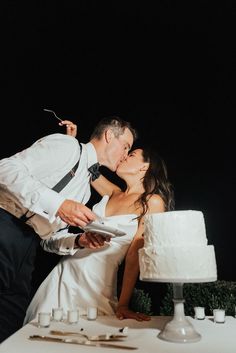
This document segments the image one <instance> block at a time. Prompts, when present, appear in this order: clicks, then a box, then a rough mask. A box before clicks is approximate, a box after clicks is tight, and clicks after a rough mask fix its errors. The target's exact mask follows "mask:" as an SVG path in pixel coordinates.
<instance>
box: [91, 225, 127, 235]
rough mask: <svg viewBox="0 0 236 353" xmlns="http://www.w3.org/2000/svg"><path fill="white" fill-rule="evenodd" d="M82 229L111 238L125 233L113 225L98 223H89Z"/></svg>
mask: <svg viewBox="0 0 236 353" xmlns="http://www.w3.org/2000/svg"><path fill="white" fill-rule="evenodd" d="M84 230H85V231H87V232H93V233H98V234H101V235H104V236H110V237H112V238H114V237H120V236H122V235H125V234H126V233H125V232H123V231H121V230H119V229H117V228H114V227H109V226H106V225H104V224H98V223H96V224H95V223H94V222H92V223H90V224H88V225H87V226H85V227H84Z"/></svg>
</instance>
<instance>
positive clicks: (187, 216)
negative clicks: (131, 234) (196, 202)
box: [144, 210, 207, 247]
mask: <svg viewBox="0 0 236 353" xmlns="http://www.w3.org/2000/svg"><path fill="white" fill-rule="evenodd" d="M202 245H207V237H206V228H205V222H204V217H203V213H202V212H201V211H195V210H187V211H169V212H163V213H152V214H148V215H146V216H145V231H144V246H145V247H146V246H154V247H155V246H157V247H160V246H202Z"/></svg>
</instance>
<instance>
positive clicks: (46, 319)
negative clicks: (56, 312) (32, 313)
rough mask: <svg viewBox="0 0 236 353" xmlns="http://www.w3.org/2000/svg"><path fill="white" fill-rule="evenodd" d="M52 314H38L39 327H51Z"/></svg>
mask: <svg viewBox="0 0 236 353" xmlns="http://www.w3.org/2000/svg"><path fill="white" fill-rule="evenodd" d="M50 318H51V314H50V313H38V326H39V327H49V326H50Z"/></svg>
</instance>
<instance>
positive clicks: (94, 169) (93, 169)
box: [88, 163, 101, 181]
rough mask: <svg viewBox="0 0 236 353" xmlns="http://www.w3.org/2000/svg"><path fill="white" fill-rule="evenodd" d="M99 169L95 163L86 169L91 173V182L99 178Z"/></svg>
mask: <svg viewBox="0 0 236 353" xmlns="http://www.w3.org/2000/svg"><path fill="white" fill-rule="evenodd" d="M99 167H100V165H99V163H95V164H93V165H91V167H89V168H88V171H89V172H90V173H91V178H92V181H94V180H96V179H97V178H98V177H99V176H100V174H101V173H100V172H99Z"/></svg>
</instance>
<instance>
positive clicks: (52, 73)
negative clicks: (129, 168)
mask: <svg viewBox="0 0 236 353" xmlns="http://www.w3.org/2000/svg"><path fill="white" fill-rule="evenodd" d="M2 10H4V11H3V13H4V18H5V21H4V31H3V42H2V50H1V52H2V57H3V59H4V62H3V64H2V83H3V85H4V87H3V92H2V94H1V95H2V109H1V111H2V118H1V151H0V154H1V155H0V157H1V158H3V157H7V156H9V155H11V154H13V153H15V152H18V151H20V150H21V149H22V148H25V147H27V146H28V145H30V144H31V143H32V142H34V141H35V140H36V139H38V138H40V137H42V136H44V135H47V134H51V133H54V132H60V131H62V130H61V129H62V128H61V127H59V126H58V124H57V120H56V119H54V118H53V116H52V115H50V114H49V113H45V112H44V111H43V108H48V109H53V110H55V111H56V112H57V114H58V115H59V116H61V117H62V118H64V119H65V118H67V119H70V120H73V121H74V122H76V123H77V124H78V131H79V133H78V136H79V139H80V140H81V141H82V142H86V141H87V140H88V139H89V136H90V133H91V132H92V129H93V127H94V125H95V124H96V122H97V121H98V120H100V118H102V117H104V116H107V115H111V114H118V115H120V116H121V117H122V118H124V119H125V120H129V121H131V123H132V124H133V125H134V126H135V127H136V128H137V129H138V131H139V135H140V140H139V141H138V142H140V143H143V142H145V143H149V142H150V143H152V144H154V145H155V147H156V149H157V150H158V151H159V153H160V155H162V157H163V158H164V159H165V161H166V163H167V166H168V170H169V178H170V180H171V182H172V184H173V185H174V190H175V197H176V209H178V210H181V209H196V210H201V211H202V212H203V213H204V216H205V222H206V228H207V237H208V240H209V243H210V244H214V245H215V251H216V257H217V265H218V278H219V279H225V280H236V274H235V267H236V266H235V265H236V260H235V258H236V256H235V251H236V249H235V245H236V240H235V190H234V189H235V177H234V173H233V171H234V163H235V162H234V161H235V158H234V140H235V128H234V127H233V122H234V118H235V47H236V45H235V23H236V9H235V5H234V2H233V1H221V2H217V1H215V2H208V1H196V2H194V1H186V2H181V1H180V2H174V1H153V2H149V1H146V2H145V1H142V2H138V1H135V2H130V1H126V2H122V1H111V0H110V1H89V0H86V1H74V2H72V1H66V2H60V3H59V2H56V1H48V2H47V4H44V3H43V2H41V1H37V2H34V1H33V2H28V3H27V4H25V3H24V2H19V1H8V2H5V3H3V4H2ZM13 132H14V134H13ZM4 141H5V142H4ZM108 175H110V174H109V173H108ZM110 176H111V177H113V176H112V175H110ZM114 180H115V179H114ZM94 200H95V198H94ZM49 262H50V260H49Z"/></svg>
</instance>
